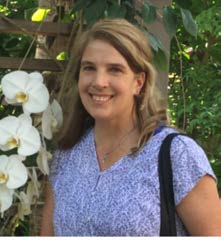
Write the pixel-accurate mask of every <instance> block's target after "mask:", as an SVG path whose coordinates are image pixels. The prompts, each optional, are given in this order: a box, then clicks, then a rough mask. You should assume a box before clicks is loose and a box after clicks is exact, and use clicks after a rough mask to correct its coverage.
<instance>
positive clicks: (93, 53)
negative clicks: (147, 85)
mask: <svg viewBox="0 0 221 240" xmlns="http://www.w3.org/2000/svg"><path fill="white" fill-rule="evenodd" d="M144 79H145V74H144V73H141V74H139V75H138V74H135V73H134V72H133V71H132V70H131V68H130V67H129V65H128V63H127V61H126V60H125V58H124V57H123V56H122V55H121V54H120V53H119V52H118V51H117V50H116V49H115V48H114V47H113V46H112V45H110V44H109V43H107V42H105V41H102V40H93V41H91V42H90V43H89V44H88V46H87V47H86V49H85V51H84V53H83V56H82V60H81V66H80V74H79V82H78V88H79V94H80V98H81V101H82V103H83V105H84V107H85V109H86V110H87V112H88V113H89V114H90V115H91V116H92V117H93V118H94V119H95V121H96V120H116V121H124V120H126V121H127V120H128V118H130V117H131V116H132V114H133V112H132V111H133V109H134V108H133V105H134V95H135V94H138V93H139V91H140V89H141V88H142V85H143V83H144Z"/></svg>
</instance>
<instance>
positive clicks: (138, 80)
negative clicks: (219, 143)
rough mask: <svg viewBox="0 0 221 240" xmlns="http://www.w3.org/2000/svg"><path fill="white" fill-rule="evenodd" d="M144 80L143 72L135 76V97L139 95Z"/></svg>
mask: <svg viewBox="0 0 221 240" xmlns="http://www.w3.org/2000/svg"><path fill="white" fill-rule="evenodd" d="M145 79H146V74H145V72H141V73H138V74H137V75H136V77H135V80H136V86H135V95H138V94H140V91H141V89H142V87H143V85H144V82H145Z"/></svg>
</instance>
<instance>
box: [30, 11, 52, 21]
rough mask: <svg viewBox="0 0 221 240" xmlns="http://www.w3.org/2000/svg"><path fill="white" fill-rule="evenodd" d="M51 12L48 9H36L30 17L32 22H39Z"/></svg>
mask: <svg viewBox="0 0 221 240" xmlns="http://www.w3.org/2000/svg"><path fill="white" fill-rule="evenodd" d="M50 11H51V9H50V8H38V9H37V11H35V12H34V14H33V15H32V17H31V20H32V21H33V22H41V21H43V20H44V19H45V17H46V16H47V14H48V13H49V12H50Z"/></svg>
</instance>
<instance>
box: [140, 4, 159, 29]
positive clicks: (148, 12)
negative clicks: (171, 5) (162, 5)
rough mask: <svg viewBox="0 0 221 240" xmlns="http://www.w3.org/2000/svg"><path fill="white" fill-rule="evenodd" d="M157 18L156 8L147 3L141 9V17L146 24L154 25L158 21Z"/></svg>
mask: <svg viewBox="0 0 221 240" xmlns="http://www.w3.org/2000/svg"><path fill="white" fill-rule="evenodd" d="M156 16H157V14H156V7H154V6H153V5H150V4H149V3H145V4H144V5H143V7H142V9H141V17H142V18H143V20H144V21H145V23H147V24H150V23H153V22H154V21H155V19H156Z"/></svg>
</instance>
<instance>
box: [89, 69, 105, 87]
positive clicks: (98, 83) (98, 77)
mask: <svg viewBox="0 0 221 240" xmlns="http://www.w3.org/2000/svg"><path fill="white" fill-rule="evenodd" d="M92 86H93V87H94V88H106V87H108V76H107V75H106V74H105V72H103V71H97V72H96V74H95V75H94V77H93V82H92Z"/></svg>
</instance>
